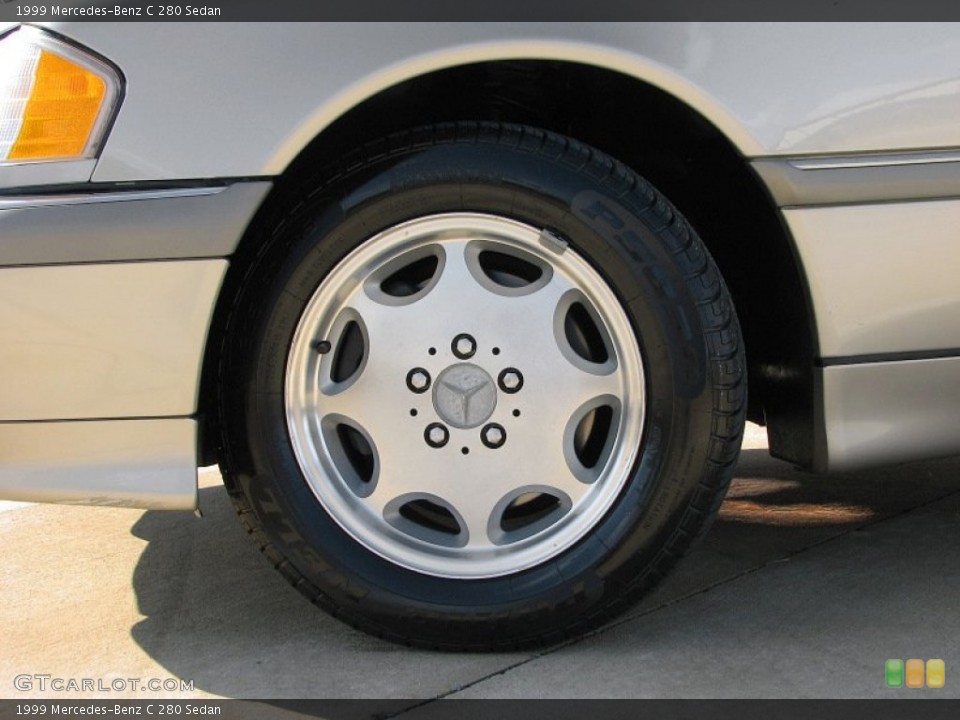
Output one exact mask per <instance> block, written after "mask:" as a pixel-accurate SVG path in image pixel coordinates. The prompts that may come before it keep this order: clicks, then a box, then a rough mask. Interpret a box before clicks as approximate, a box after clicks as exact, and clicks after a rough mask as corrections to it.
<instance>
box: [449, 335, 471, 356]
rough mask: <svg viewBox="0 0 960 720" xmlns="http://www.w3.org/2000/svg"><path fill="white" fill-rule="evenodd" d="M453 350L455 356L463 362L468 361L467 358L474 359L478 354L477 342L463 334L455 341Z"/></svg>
mask: <svg viewBox="0 0 960 720" xmlns="http://www.w3.org/2000/svg"><path fill="white" fill-rule="evenodd" d="M451 348H452V349H453V354H454V355H456V356H457V357H458V358H460V359H461V360H466V359H467V358H471V357H473V356H474V354H475V353H476V352H477V341H476V340H474V339H473V338H472V337H471V336H470V335H467V334H466V333H461V334H460V335H457V336H456V337H455V338H454V339H453V343H452V345H451Z"/></svg>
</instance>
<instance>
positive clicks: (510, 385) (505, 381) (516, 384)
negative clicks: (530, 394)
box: [497, 368, 523, 394]
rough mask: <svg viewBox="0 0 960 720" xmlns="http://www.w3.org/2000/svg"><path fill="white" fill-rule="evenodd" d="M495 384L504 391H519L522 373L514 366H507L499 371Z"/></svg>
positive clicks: (521, 383)
mask: <svg viewBox="0 0 960 720" xmlns="http://www.w3.org/2000/svg"><path fill="white" fill-rule="evenodd" d="M497 384H498V385H499V386H500V389H501V390H503V391H504V392H505V393H511V394H512V393H515V392H519V391H520V388H522V387H523V375H521V374H520V371H519V370H517V369H516V368H507V369H506V370H504V371H503V372H501V373H500V377H498V378H497Z"/></svg>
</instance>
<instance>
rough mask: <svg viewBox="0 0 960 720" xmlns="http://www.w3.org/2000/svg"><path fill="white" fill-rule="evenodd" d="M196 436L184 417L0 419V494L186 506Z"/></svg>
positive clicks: (192, 500)
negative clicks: (48, 419)
mask: <svg viewBox="0 0 960 720" xmlns="http://www.w3.org/2000/svg"><path fill="white" fill-rule="evenodd" d="M196 438H197V423H196V421H195V420H192V419H190V418H170V419H164V420H113V421H93V422H43V423H0V457H2V458H3V462H2V463H0V497H2V498H4V499H6V500H30V501H36V502H60V503H72V504H78V505H114V506H120V507H143V508H153V509H158V510H161V509H162V510H189V509H193V508H194V507H196V503H197V456H196Z"/></svg>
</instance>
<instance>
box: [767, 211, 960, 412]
mask: <svg viewBox="0 0 960 720" xmlns="http://www.w3.org/2000/svg"><path fill="white" fill-rule="evenodd" d="M784 216H785V217H786V220H787V223H788V224H789V226H790V231H791V232H792V233H793V237H794V239H795V241H796V246H797V250H798V252H799V255H800V260H801V262H802V264H803V270H804V273H805V274H806V277H807V283H808V285H809V288H810V294H811V297H812V299H813V308H814V312H815V315H816V318H817V335H818V340H819V344H820V357H821V358H833V357H847V356H851V355H877V354H884V353H907V352H912V351H918V350H945V349H948V348H960V239H958V235H957V228H958V227H960V200H937V201H930V202H916V203H889V204H888V203H881V204H876V205H866V206H864V205H843V206H837V207H821V208H795V209H788V210H785V211H784ZM958 354H960V351H958ZM958 413H960V409H958Z"/></svg>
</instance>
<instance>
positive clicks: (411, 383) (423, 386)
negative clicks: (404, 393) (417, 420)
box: [407, 368, 430, 395]
mask: <svg viewBox="0 0 960 720" xmlns="http://www.w3.org/2000/svg"><path fill="white" fill-rule="evenodd" d="M407 389H409V390H410V391H411V392H415V393H417V394H418V395H419V394H420V393H425V392H426V391H427V390H429V389H430V373H428V372H427V371H426V370H424V369H423V368H414V369H413V370H411V371H410V372H408V373H407Z"/></svg>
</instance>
